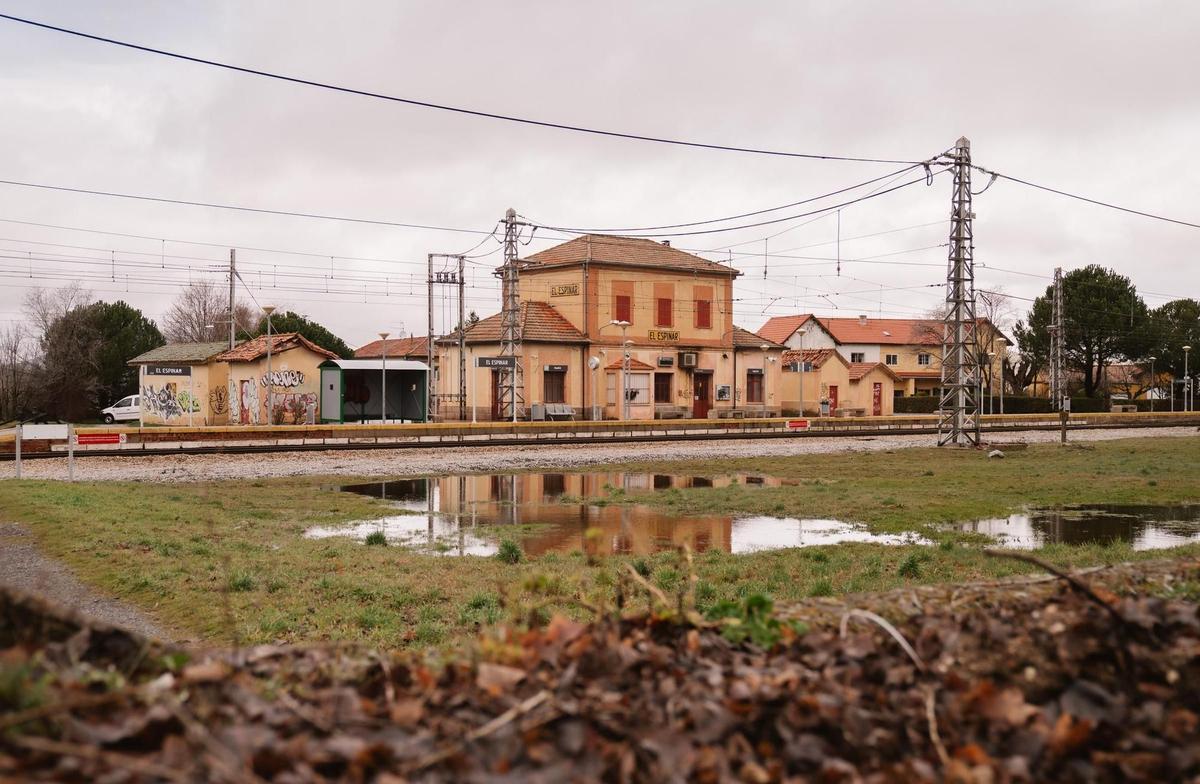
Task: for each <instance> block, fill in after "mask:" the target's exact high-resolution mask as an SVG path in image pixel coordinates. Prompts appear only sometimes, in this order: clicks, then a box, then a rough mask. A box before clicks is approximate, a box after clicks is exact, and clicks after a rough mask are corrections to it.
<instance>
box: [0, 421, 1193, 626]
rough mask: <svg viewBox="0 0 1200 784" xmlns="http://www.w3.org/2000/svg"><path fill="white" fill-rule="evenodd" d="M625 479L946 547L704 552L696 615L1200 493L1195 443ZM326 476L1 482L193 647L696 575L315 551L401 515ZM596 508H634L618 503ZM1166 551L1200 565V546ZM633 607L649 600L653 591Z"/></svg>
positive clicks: (477, 615) (669, 559)
mask: <svg viewBox="0 0 1200 784" xmlns="http://www.w3.org/2000/svg"><path fill="white" fill-rule="evenodd" d="M608 468H609V467H606V470H607V469H608ZM626 468H628V469H631V470H638V469H646V470H651V469H652V470H654V471H656V472H663V473H670V472H678V473H687V474H692V475H711V476H715V475H720V474H724V473H729V472H734V471H753V472H758V473H764V474H772V475H775V476H780V477H785V478H794V479H801V480H805V481H803V482H801V483H799V484H798V485H796V486H788V487H762V488H757V489H754V490H747V489H746V488H744V487H743V486H740V485H737V486H731V487H725V488H716V489H713V488H697V489H688V490H673V491H669V492H664V493H661V494H656V495H653V496H638V497H637V499H636V500H637V501H638V502H639V503H646V502H649V503H653V504H658V505H661V506H664V507H668V508H671V509H674V510H677V511H680V512H684V513H704V512H713V511H721V512H735V513H736V512H742V513H756V514H772V515H779V516H796V517H823V518H839V519H845V520H853V521H860V522H863V523H865V524H867V525H869V526H870V527H872V528H873V529H875V530H879V531H889V532H896V531H917V532H920V533H923V534H924V535H925V536H926V537H927V538H930V539H933V540H934V541H936V542H937V544H936V545H935V546H932V547H928V546H927V547H920V546H894V547H889V546H880V545H864V544H844V545H833V546H826V547H817V548H805V549H793V550H780V551H773V552H763V553H754V554H744V555H730V554H726V553H720V552H708V553H704V554H702V555H699V556H697V558H696V560H695V570H696V574H697V577H698V584H697V590H696V594H697V599H698V602H699V604H700V605H701V606H702V607H703V606H707V605H711V604H713V603H715V602H718V601H720V600H723V599H737V598H741V597H745V596H749V595H752V594H758V593H761V594H766V595H769V596H770V597H772V598H774V599H775V600H776V601H787V600H791V599H797V598H802V597H806V596H813V595H834V594H841V593H847V592H860V591H876V590H885V589H889V588H893V587H896V586H901V585H905V584H913V583H925V582H957V581H967V580H975V579H980V578H990V577H1001V576H1006V575H1011V574H1014V573H1018V572H1021V571H1026V570H1027V569H1026V567H1024V566H1022V565H1021V564H1016V563H1013V562H1011V561H1004V560H996V559H992V558H988V557H986V556H985V555H983V554H982V553H981V552H980V548H979V547H978V546H976V545H977V544H978V539H977V538H974V539H973V538H972V537H969V536H964V535H960V534H957V533H951V532H947V531H945V530H941V529H939V528H938V527H937V524H939V523H944V522H950V521H956V520H969V519H973V518H978V517H983V516H995V515H1002V514H1006V513H1008V512H1011V511H1014V510H1016V509H1019V508H1021V507H1022V506H1025V505H1055V504H1064V503H1089V502H1095V503H1100V502H1112V503H1117V502H1120V503H1138V502H1143V503H1151V502H1153V503H1165V502H1175V501H1200V439H1192V438H1187V439H1182V438H1173V439H1140V440H1126V441H1112V442H1100V443H1096V444H1094V445H1089V446H1087V447H1072V448H1067V449H1062V448H1059V447H1054V446H1037V447H1031V448H1030V449H1028V450H1027V451H1017V452H1012V453H1010V455H1009V456H1008V457H1007V458H1006V459H1004V460H987V459H985V458H984V457H983V456H982V455H981V454H980V453H978V452H966V451H958V450H937V449H905V450H897V451H896V452H894V453H892V452H879V453H864V454H857V455H848V454H842V455H814V456H804V457H796V458H773V459H768V460H730V461H713V462H700V463H697V462H688V463H678V464H662V463H658V464H654V465H653V466H651V465H638V464H635V463H631V464H629V465H627V466H622V469H626ZM329 484H330V480H329V479H328V478H326V479H323V480H315V479H303V480H297V479H291V480H272V481H259V482H223V483H213V484H175V485H171V484H143V483H121V482H112V483H76V484H64V483H56V482H20V483H18V482H16V481H6V482H0V518H2V519H3V520H5V521H9V522H16V523H21V524H23V525H26V526H28V527H29V528H30V529H31V530H32V531H33V532H34V534H35V536H36V537H37V540H38V542H39V543H40V545H41V547H42V548H43V549H44V550H45V551H46V552H47V553H49V554H51V555H53V556H55V557H58V558H60V559H62V560H63V561H64V562H66V563H67V564H69V565H70V566H71V567H72V568H74V569H75V570H76V572H77V573H78V574H79V575H80V576H81V578H82V579H84V580H85V581H86V582H88V583H90V584H92V585H95V586H97V587H98V588H99V589H101V590H103V591H105V592H107V593H110V594H112V595H114V596H116V597H119V598H121V599H124V600H127V601H130V602H132V603H134V604H136V605H137V606H139V607H141V608H143V609H145V610H147V611H148V612H149V613H150V614H151V615H153V616H154V617H156V618H158V619H159V620H161V621H162V622H164V623H165V624H166V625H168V626H170V627H172V628H174V629H176V630H177V631H178V633H179V634H180V635H181V636H182V637H184V638H191V639H199V640H205V641H214V642H229V641H231V640H234V639H236V641H238V642H239V643H250V642H262V641H273V640H278V639H282V640H287V641H293V642H298V641H316V640H344V641H356V642H366V643H371V644H388V645H402V646H414V647H448V646H451V645H454V644H456V643H458V642H460V641H461V640H462V639H463V638H464V637H466V636H467V635H470V634H472V633H474V632H475V631H476V630H477V629H478V628H479V626H480V625H482V624H489V623H493V622H496V621H500V620H516V621H518V622H520V621H522V620H527V619H528V618H529V617H530V613H531V612H537V613H538V614H543V613H545V612H551V611H555V610H561V611H564V612H567V613H569V614H572V615H574V616H576V617H585V616H586V615H587V613H588V611H587V610H584V609H581V607H580V606H579V605H578V604H577V603H576V601H577V600H581V601H583V602H585V603H588V604H590V605H593V606H595V605H599V604H605V605H607V606H610V607H611V606H612V605H613V601H614V597H615V594H616V591H617V584H618V570H619V569H620V568H622V565H623V563H625V562H630V563H631V564H632V565H633V566H634V567H635V569H636V570H637V571H638V572H639V573H641V574H644V575H646V576H647V577H648V578H649V579H650V580H651V581H652V582H654V583H656V584H657V585H658V586H660V587H661V588H663V589H664V590H665V591H667V592H668V593H670V592H671V591H673V590H676V589H679V588H680V587H681V586H682V585H683V584H684V582H685V581H686V578H687V569H686V566H685V565H684V564H683V563H681V559H680V556H679V555H678V554H675V553H660V554H657V555H654V556H648V557H643V558H627V557H621V558H606V559H601V560H595V559H588V558H586V557H585V556H584V555H583V554H578V553H572V554H567V555H547V556H542V557H540V558H536V559H528V558H523V559H522V560H520V561H519V562H517V563H509V562H506V561H504V560H501V559H499V558H490V557H489V558H481V557H480V558H449V557H436V556H429V555H421V554H418V553H414V552H410V551H408V550H405V549H403V548H399V547H377V546H366V545H363V544H359V543H355V542H352V541H349V540H345V539H325V540H309V539H304V538H302V536H301V534H302V532H303V531H304V530H305V529H307V528H308V527H310V526H313V525H331V524H336V523H340V522H344V521H349V520H362V519H369V518H375V517H381V516H384V515H388V514H394V513H395V510H393V509H392V508H390V507H389V506H387V505H385V504H383V503H381V502H378V501H376V500H373V499H371V498H368V497H365V496H357V495H352V494H348V493H341V492H336V491H333V490H329V489H325V488H327V487H328V485H329ZM605 500H606V502H607V503H622V502H624V501H626V500H629V499H626V498H624V497H621V496H620V495H619V494H618V495H616V496H613V497H609V498H607V499H605ZM1169 552H1191V553H1200V546H1189V547H1186V548H1180V549H1177V550H1174V551H1169ZM1040 555H1041V557H1044V558H1046V559H1047V560H1050V561H1052V562H1055V563H1058V564H1062V565H1088V564H1095V563H1105V562H1115V561H1122V560H1130V559H1134V558H1144V557H1161V556H1162V555H1163V551H1157V552H1153V553H1134V552H1133V551H1132V550H1131V549H1130V548H1129V547H1127V546H1123V545H1114V546H1108V547H1101V546H1086V547H1069V546H1061V545H1058V546H1052V547H1047V548H1044V549H1043V550H1042V551H1040ZM637 601H638V602H641V603H644V602H645V601H646V600H645V598H644V594H643V595H642V598H639V599H637Z"/></svg>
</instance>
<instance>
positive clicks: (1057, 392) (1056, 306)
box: [1050, 267, 1067, 410]
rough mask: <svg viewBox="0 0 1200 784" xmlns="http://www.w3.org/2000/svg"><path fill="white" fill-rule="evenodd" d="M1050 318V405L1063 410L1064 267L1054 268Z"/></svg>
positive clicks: (1065, 375) (1064, 378) (1065, 392)
mask: <svg viewBox="0 0 1200 784" xmlns="http://www.w3.org/2000/svg"><path fill="white" fill-rule="evenodd" d="M1052 308H1053V310H1052V312H1051V316H1050V321H1051V323H1050V405H1051V407H1052V408H1055V409H1059V410H1061V409H1062V407H1063V399H1064V398H1065V397H1066V396H1067V373H1066V366H1065V364H1064V361H1063V342H1064V339H1065V338H1066V335H1065V334H1064V333H1065V330H1064V329H1063V286H1062V267H1055V268H1054V292H1053V297H1052Z"/></svg>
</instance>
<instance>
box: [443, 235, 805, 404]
mask: <svg viewBox="0 0 1200 784" xmlns="http://www.w3.org/2000/svg"><path fill="white" fill-rule="evenodd" d="M518 266H519V276H520V283H519V289H518V293H519V300H520V328H521V354H520V364H521V368H522V372H521V374H520V385H519V386H520V389H521V391H522V395H521V398H522V400H523V403H522V405H520V406H519V409H521V410H520V411H519V414H518V417H519V418H521V419H526V418H529V417H530V415H531V414H532V415H534V416H535V417H536V416H537V412H539V411H544V410H545V407H546V406H558V407H561V406H569V407H570V410H571V414H572V415H573V416H574V418H576V419H591V418H596V417H597V416H598V417H599V418H604V419H623V418H629V419H655V418H698V419H704V418H716V417H723V416H739V415H740V416H764V415H776V416H778V415H779V414H780V413H781V412H782V406H781V400H780V398H779V393H778V389H779V383H778V382H779V378H778V377H779V374H780V372H781V370H780V366H781V359H782V356H783V352H784V351H785V350H786V347H785V346H784V345H782V344H780V343H776V342H774V341H770V340H766V339H764V338H762V337H761V336H759V335H756V334H754V333H753V332H750V331H749V330H745V329H741V328H739V327H738V326H736V325H735V324H734V323H733V282H734V280H735V279H736V278H737V277H738V275H739V274H740V273H739V272H738V271H737V270H735V269H732V268H730V267H729V266H727V265H725V264H719V263H716V262H712V261H709V260H707V259H702V258H700V257H698V256H694V255H692V254H690V253H685V252H684V251H681V250H678V249H676V248H673V247H671V246H670V244H668V243H660V242H655V241H652V240H647V239H635V238H627V237H615V236H609V235H585V236H582V237H578V238H576V239H573V240H570V241H568V242H565V243H563V244H561V245H557V246H554V247H552V248H548V249H546V250H543V251H539V252H537V253H534V254H531V255H529V256H528V257H527V258H524V259H520V260H519V261H518ZM613 322H627V323H628V326H627V327H624V328H622V327H620V326H618V325H616V324H614V323H613ZM500 339H501V314H495V315H492V316H489V317H487V318H484V319H482V320H480V321H479V322H477V323H475V324H473V325H471V326H469V327H468V328H467V329H466V331H465V334H464V335H463V341H464V342H465V347H466V348H465V357H464V359H465V362H460V355H459V335H458V334H457V333H454V334H451V335H449V336H447V337H444V338H442V339H440V340H438V341H437V359H436V366H437V368H438V372H437V378H436V381H435V388H436V394H435V401H434V402H433V403H432V404H431V409H432V410H433V411H435V412H436V414H435V416H436V418H437V419H439V420H453V419H458V418H460V416H461V415H462V414H461V412H462V411H463V409H465V412H466V413H465V416H466V418H467V419H471V418H474V419H476V420H478V421H486V420H495V419H499V418H500V415H501V412H502V411H503V410H504V406H503V402H504V401H503V400H502V399H501V391H502V390H501V383H502V374H503V372H502V371H498V370H492V369H488V368H482V367H477V360H478V359H480V358H487V357H497V356H499V355H500ZM626 340H627V341H628V352H629V363H628V369H627V371H626V368H625V366H624V358H623V356H622V345H623V341H626ZM464 364H465V367H466V373H465V381H466V384H465V385H464V386H466V388H467V392H466V398H467V401H466V405H465V406H463V407H462V408H460V405H459V404H460V400H461V398H460V397H459V390H460V388H461V386H460V380H459V379H460V375H459V369H460V367H462V366H463V365H464ZM625 390H628V398H629V405H628V411H627V412H626V411H625V410H624V407H623V406H622V401H621V397H622V393H623V392H624V391H625Z"/></svg>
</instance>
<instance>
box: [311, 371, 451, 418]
mask: <svg viewBox="0 0 1200 784" xmlns="http://www.w3.org/2000/svg"><path fill="white" fill-rule="evenodd" d="M320 373H321V402H320V405H321V421H322V422H369V421H382V422H424V421H425V420H426V411H427V410H428V406H429V402H428V394H429V366H428V365H426V364H425V363H424V362H417V361H415V360H411V359H387V360H384V359H382V358H381V359H338V358H337V357H334V358H332V359H327V360H326V361H324V362H322V363H321V366H320ZM385 375H386V381H385V378H384V377H385ZM385 388H386V390H387V392H386V400H387V406H386V409H385V407H384V406H383V405H382V401H383V400H384V399H385V393H384V389H385Z"/></svg>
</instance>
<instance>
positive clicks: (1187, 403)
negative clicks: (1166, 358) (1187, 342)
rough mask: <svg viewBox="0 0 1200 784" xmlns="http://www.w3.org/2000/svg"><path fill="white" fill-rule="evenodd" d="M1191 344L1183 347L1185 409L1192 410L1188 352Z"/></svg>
mask: <svg viewBox="0 0 1200 784" xmlns="http://www.w3.org/2000/svg"><path fill="white" fill-rule="evenodd" d="M1191 350H1192V347H1191V346H1184V347H1183V410H1184V411H1191V410H1192V377H1191V376H1189V375H1188V354H1189V353H1191Z"/></svg>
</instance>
